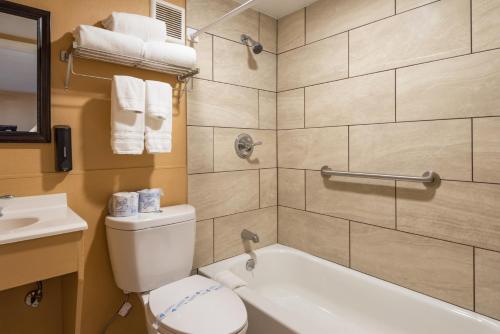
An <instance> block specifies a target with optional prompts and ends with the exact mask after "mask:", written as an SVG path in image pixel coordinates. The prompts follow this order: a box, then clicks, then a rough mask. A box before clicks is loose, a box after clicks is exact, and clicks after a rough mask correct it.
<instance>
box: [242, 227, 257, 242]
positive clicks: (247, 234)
mask: <svg viewBox="0 0 500 334" xmlns="http://www.w3.org/2000/svg"><path fill="white" fill-rule="evenodd" d="M241 239H243V240H250V241H253V242H259V236H258V235H257V234H256V233H253V232H251V231H249V230H247V229H244V230H243V231H241Z"/></svg>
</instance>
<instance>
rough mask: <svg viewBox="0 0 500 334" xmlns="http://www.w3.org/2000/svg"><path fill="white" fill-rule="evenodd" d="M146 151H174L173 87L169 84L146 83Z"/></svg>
mask: <svg viewBox="0 0 500 334" xmlns="http://www.w3.org/2000/svg"><path fill="white" fill-rule="evenodd" d="M158 114H161V115H162V117H161V118H159V117H158ZM146 149H147V151H148V153H168V152H171V151H172V86H170V85H169V84H168V83H163V82H156V81H146Z"/></svg>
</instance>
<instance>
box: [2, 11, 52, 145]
mask: <svg viewBox="0 0 500 334" xmlns="http://www.w3.org/2000/svg"><path fill="white" fill-rule="evenodd" d="M50 132H51V131H50V13H49V12H47V11H44V10H40V9H36V8H32V7H27V6H24V5H20V4H16V3H13V2H9V1H0V142H24V143H35V142H42V143H44V142H45V143H48V142H50V137H51V136H50Z"/></svg>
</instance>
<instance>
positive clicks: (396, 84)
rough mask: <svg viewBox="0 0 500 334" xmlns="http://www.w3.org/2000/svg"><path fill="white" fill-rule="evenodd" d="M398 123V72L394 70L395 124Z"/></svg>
mask: <svg viewBox="0 0 500 334" xmlns="http://www.w3.org/2000/svg"><path fill="white" fill-rule="evenodd" d="M397 122H398V71H397V70H394V123H397Z"/></svg>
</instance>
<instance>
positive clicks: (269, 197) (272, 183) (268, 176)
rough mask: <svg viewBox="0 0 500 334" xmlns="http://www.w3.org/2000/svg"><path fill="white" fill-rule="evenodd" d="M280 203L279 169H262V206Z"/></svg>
mask: <svg viewBox="0 0 500 334" xmlns="http://www.w3.org/2000/svg"><path fill="white" fill-rule="evenodd" d="M277 204H278V171H277V169H276V168H270V169H261V170H260V207H261V208H267V207H269V206H276V205H277Z"/></svg>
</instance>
